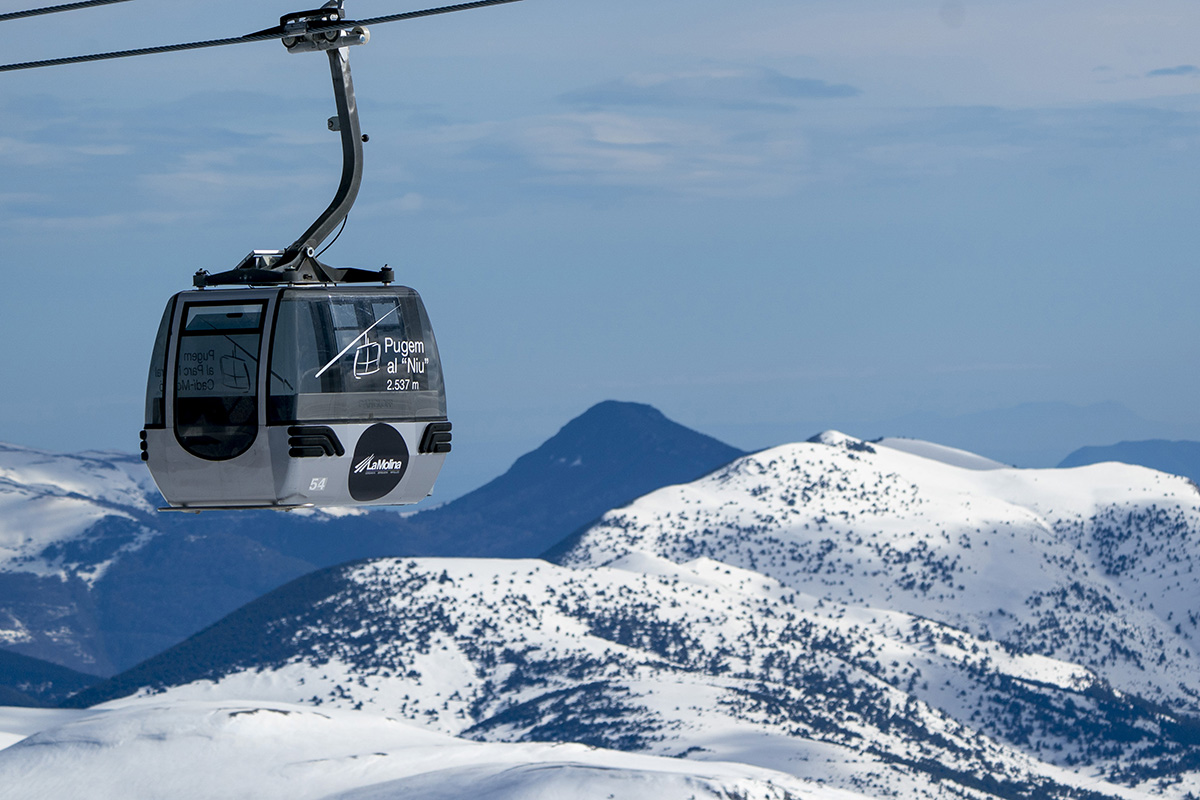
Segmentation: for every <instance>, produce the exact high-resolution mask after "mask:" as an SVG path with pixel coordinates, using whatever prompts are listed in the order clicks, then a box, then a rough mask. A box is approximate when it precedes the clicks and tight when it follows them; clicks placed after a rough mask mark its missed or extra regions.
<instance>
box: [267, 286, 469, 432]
mask: <svg viewBox="0 0 1200 800" xmlns="http://www.w3.org/2000/svg"><path fill="white" fill-rule="evenodd" d="M270 370H271V380H270V393H269V395H268V401H267V420H268V422H271V423H288V422H297V421H306V422H315V421H324V422H340V421H369V420H400V419H439V418H444V417H445V416H446V401H445V396H444V394H443V391H442V371H441V365H440V363H439V362H438V354H437V344H436V342H435V341H434V338H433V331H432V329H431V328H430V326H429V320H428V318H427V317H426V315H425V309H424V307H423V306H422V305H421V300H420V298H419V297H418V296H417V294H416V292H413V291H412V290H411V289H401V290H396V289H381V290H375V291H371V290H358V291H355V292H354V293H345V292H328V291H313V290H291V291H288V292H285V293H284V296H283V298H282V300H281V301H280V304H279V316H278V319H277V321H276V326H275V337H274V343H273V345H272V349H271V363H270Z"/></svg>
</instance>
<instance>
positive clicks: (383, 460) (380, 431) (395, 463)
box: [349, 422, 408, 503]
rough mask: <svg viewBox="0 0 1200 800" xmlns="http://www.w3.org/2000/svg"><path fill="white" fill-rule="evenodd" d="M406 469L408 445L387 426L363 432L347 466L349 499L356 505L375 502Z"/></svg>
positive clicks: (393, 429)
mask: <svg viewBox="0 0 1200 800" xmlns="http://www.w3.org/2000/svg"><path fill="white" fill-rule="evenodd" d="M406 469H408V445H407V444H405V443H404V437H403V436H401V435H400V432H399V431H397V430H396V429H395V428H393V427H392V426H391V425H385V424H383V423H382V422H380V423H376V424H375V425H372V426H371V427H369V428H367V429H366V430H365V431H363V435H362V436H360V437H359V439H358V445H357V446H355V448H354V459H353V460H352V461H351V462H350V480H349V484H350V496H351V497H353V498H354V499H355V500H357V501H359V502H360V503H369V502H370V501H372V500H378V499H379V498H381V497H383V496H384V495H385V494H387V493H388V492H390V491H391V490H392V489H395V488H396V486H398V485H399V483H400V479H401V478H403V477H404V471H405V470H406Z"/></svg>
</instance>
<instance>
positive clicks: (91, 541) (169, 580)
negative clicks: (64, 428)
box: [0, 401, 742, 702]
mask: <svg viewBox="0 0 1200 800" xmlns="http://www.w3.org/2000/svg"><path fill="white" fill-rule="evenodd" d="M740 455H742V452H741V451H739V450H736V449H734V448H732V447H729V446H727V445H724V444H722V443H720V442H718V441H716V440H715V439H712V438H711V437H708V436H704V435H702V434H699V433H697V432H695V431H692V430H689V429H687V428H685V427H683V426H682V425H679V424H677V423H675V422H672V421H671V420H669V419H667V418H666V417H664V416H663V415H662V414H661V413H660V412H658V411H657V410H655V409H653V408H651V407H650V406H645V405H641V404H637V403H619V402H613V401H608V402H603V403H599V404H597V405H595V406H593V407H592V408H590V409H588V411H586V412H585V413H584V414H582V415H580V416H579V417H577V418H576V419H574V420H572V421H571V422H569V423H568V424H567V425H565V426H563V428H562V430H560V431H559V432H558V433H557V434H555V435H554V436H553V437H551V438H550V439H549V440H548V441H546V442H545V443H544V444H543V445H542V446H541V447H539V448H538V449H537V450H535V451H533V452H531V453H528V454H526V455H525V456H522V457H521V458H520V459H518V460H517V462H516V463H515V464H514V465H513V467H512V469H510V470H509V471H508V472H507V473H505V474H504V475H502V476H500V477H498V478H497V479H496V480H494V481H492V482H491V483H489V484H487V485H485V486H483V487H480V488H479V489H478V490H476V491H474V492H471V493H470V494H468V495H466V496H464V497H461V498H459V499H457V500H455V501H453V502H451V503H449V504H447V505H444V506H441V507H437V508H433V509H430V510H428V511H424V512H422V513H417V514H413V515H410V516H407V517H404V518H402V517H401V516H400V515H398V514H394V513H391V512H390V511H376V512H371V513H363V512H362V511H361V509H359V510H354V511H347V512H346V513H339V512H337V511H334V510H329V509H322V510H320V511H316V512H311V513H306V512H297V513H293V514H279V513H274V512H265V511H263V512H206V513H204V514H201V515H191V514H158V513H155V508H156V507H157V506H159V505H161V504H162V499H161V497H160V496H159V495H158V493H157V490H155V489H154V488H153V485H152V483H151V480H150V477H149V473H148V472H147V470H146V469H145V466H144V465H143V464H142V462H141V461H139V460H138V459H137V458H135V457H130V456H122V455H119V454H110V453H84V454H82V455H78V456H70V455H58V454H52V453H45V452H40V451H36V450H32V449H29V448H21V447H13V446H6V445H0V648H5V649H11V650H13V651H16V652H20V653H21V654H22V655H26V656H32V657H36V658H41V659H45V660H49V661H53V662H55V663H58V664H62V665H64V666H68V667H71V668H73V669H76V670H81V671H84V672H89V673H95V674H102V675H111V674H113V673H115V672H117V671H120V670H122V669H126V668H128V667H130V666H132V665H134V664H136V663H138V662H139V661H142V660H144V659H146V658H149V657H150V656H152V655H154V654H155V653H158V652H161V651H162V650H164V649H165V648H167V647H169V646H171V645H173V644H175V643H177V642H180V641H182V640H183V639H185V638H187V637H188V636H190V635H192V634H193V633H195V632H196V631H199V630H201V629H203V628H204V627H206V626H208V625H210V624H212V623H213V622H216V621H217V620H218V619H220V618H221V617H222V616H224V615H225V614H228V613H229V612H230V611H233V610H234V609H236V608H238V607H239V606H241V605H243V604H245V603H247V602H249V601H250V600H252V599H254V598H255V597H258V596H260V595H262V594H264V593H265V592H267V591H270V590H271V589H274V588H276V587H277V586H280V585H281V584H283V583H286V582H287V581H289V580H291V579H293V578H296V577H299V576H300V575H303V574H305V573H306V572H311V571H312V570H314V569H319V568H321V567H325V566H330V565H333V564H339V563H342V562H345V561H348V560H352V559H357V558H364V557H369V556H378V555H395V554H407V553H412V554H425V555H489V556H506V557H513V556H524V557H529V556H535V555H538V554H540V553H542V552H544V551H545V550H546V549H547V548H548V547H550V546H552V545H553V544H555V543H556V542H558V541H560V540H561V539H562V538H564V537H565V536H567V535H568V534H570V533H572V532H573V531H575V530H577V529H578V528H579V527H580V526H582V525H585V524H587V523H589V522H590V521H592V520H594V519H596V518H597V517H598V516H599V515H600V514H602V513H604V512H605V511H606V510H608V509H609V508H611V507H613V506H614V505H619V504H623V503H626V502H628V501H629V500H631V499H633V498H635V497H637V496H638V495H641V494H644V493H645V492H648V491H651V490H653V489H655V488H658V487H660V486H664V485H667V484H669V483H676V482H678V481H682V480H691V479H693V478H695V477H697V476H700V475H703V474H705V473H707V472H709V471H711V470H713V469H715V468H717V467H719V466H722V465H724V464H727V463H729V461H730V460H732V459H733V458H735V457H737V456H740ZM456 457H459V456H456ZM462 457H465V458H469V457H470V455H469V453H466V454H463V455H462ZM0 702H4V699H3V698H2V697H0Z"/></svg>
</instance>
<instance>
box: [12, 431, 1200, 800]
mask: <svg viewBox="0 0 1200 800" xmlns="http://www.w3.org/2000/svg"><path fill="white" fill-rule="evenodd" d="M1198 535H1200V495H1198V494H1197V491H1196V488H1195V487H1194V486H1193V485H1192V484H1191V483H1190V482H1188V481H1186V480H1184V479H1180V478H1176V477H1173V476H1168V475H1164V474H1162V473H1156V472H1153V471H1150V470H1146V469H1143V468H1137V467H1129V466H1124V465H1112V464H1109V465H1099V466H1094V467H1085V468H1080V469H1076V470H1017V469H1010V468H1003V467H1002V466H1001V465H998V464H996V463H995V462H989V461H987V460H986V459H981V458H979V457H977V456H973V455H972V454H969V453H964V452H962V451H958V450H952V449H950V448H941V447H938V446H936V445H931V444H926V443H918V442H911V441H889V440H884V441H881V442H878V443H866V442H862V441H859V440H856V439H853V438H851V437H847V436H844V435H841V434H837V433H832V432H831V433H828V434H824V435H822V436H821V437H818V439H817V440H816V441H813V442H808V443H802V444H795V445H787V446H783V447H779V448H774V449H771V450H767V451H763V452H761V453H758V454H754V455H750V456H746V457H744V458H741V459H738V460H737V461H735V462H733V463H732V464H730V465H728V466H727V467H725V468H723V469H720V470H717V471H716V472H714V473H713V474H711V475H709V476H707V477H705V478H702V479H700V480H698V481H695V482H692V483H689V484H685V485H678V486H671V487H667V488H664V489H661V490H659V491H656V492H653V493H651V494H649V495H647V496H645V497H642V498H640V499H639V500H637V501H636V502H634V503H632V504H630V505H628V506H626V507H623V508H620V509H616V510H613V511H611V512H609V513H608V514H606V515H604V516H603V517H602V518H601V519H600V520H599V522H597V523H596V524H595V525H593V526H592V527H590V528H588V529H587V530H585V531H584V532H582V533H581V534H579V535H578V536H577V537H574V538H573V539H572V540H571V541H569V542H568V543H567V544H565V545H564V546H563V547H562V548H561V549H560V551H559V552H558V553H557V555H556V558H557V561H558V562H559V563H557V564H551V563H547V562H543V561H499V560H487V559H428V558H422V559H382V560H370V561H363V562H358V563H355V564H349V565H343V566H340V567H335V568H332V569H328V570H324V571H321V572H318V573H314V574H312V575H308V576H305V577H304V578H301V579H299V580H297V581H294V582H292V583H291V584H288V585H287V586H284V587H282V588H281V589H279V590H277V591H276V592H273V593H271V594H270V595H268V596H266V597H264V598H261V599H260V600H258V601H256V602H254V603H251V604H250V605H248V606H246V607H245V608H242V609H240V610H239V611H238V612H236V613H235V614H232V615H230V616H229V617H227V618H226V619H225V620H223V621H222V622H220V623H219V624H217V625H215V626H213V627H212V628H210V629H209V630H207V631H205V632H203V633H202V634H200V635H198V636H196V637H193V638H192V639H190V640H189V641H187V642H184V643H183V644H181V645H179V646H178V647H176V648H173V649H172V650H170V651H167V652H166V653H164V654H162V655H161V656H159V657H156V658H154V659H151V660H150V661H148V662H146V663H145V664H143V665H140V666H139V667H138V668H136V669H134V670H131V671H129V672H127V673H125V674H123V675H120V676H118V677H117V678H115V679H113V680H112V681H110V682H108V683H106V684H102V685H101V686H99V687H95V688H94V689H93V690H90V691H88V692H85V693H84V694H82V695H80V696H79V698H78V702H79V703H81V704H82V703H87V702H95V701H100V700H105V699H108V698H117V697H122V696H125V695H130V694H133V693H140V694H141V695H142V696H143V697H144V698H145V699H144V700H143V701H141V702H148V701H150V700H153V701H154V702H158V703H170V702H185V701H186V702H194V701H227V700H229V699H232V698H238V699H243V700H244V699H247V698H250V699H253V700H255V701H262V702H266V701H270V702H290V703H305V704H308V705H311V706H314V707H317V708H319V709H324V708H329V707H335V708H341V709H358V710H361V711H363V712H365V713H368V714H376V713H382V714H387V715H392V716H395V717H399V718H404V719H409V720H414V721H417V722H419V723H420V724H422V725H424V726H425V727H427V728H429V729H432V730H436V731H439V732H441V733H445V734H450V735H454V736H458V737H465V738H469V739H472V740H476V741H487V742H535V741H558V742H581V743H585V744H590V745H593V746H598V747H605V748H613V749H620V750H625V751H633V752H639V753H643V754H649V755H655V756H678V757H682V758H686V759H688V760H691V761H696V762H702V763H705V764H707V763H709V762H712V761H735V762H741V763H746V764H751V765H755V766H757V767H761V768H764V769H772V770H778V771H780V772H784V773H787V774H789V775H791V776H793V777H794V778H797V779H800V780H802V781H806V782H810V783H811V782H819V784H820V785H821V786H824V787H828V788H836V789H839V790H844V791H847V792H852V793H858V794H862V795H866V796H870V797H905V798H921V797H929V798H933V797H939V798H940V797H1012V798H1016V797H1064V798H1065V797H1082V798H1099V797H1131V798H1132V797H1152V796H1165V797H1171V798H1180V800H1183V798H1187V797H1189V796H1191V795H1194V794H1196V793H1200V770H1198V767H1200V721H1198V717H1200V714H1198V708H1197V706H1198V702H1200V701H1198V698H1200V695H1198V694H1197V690H1198V689H1200V686H1198V685H1197V684H1198V682H1200V679H1198V677H1197V676H1198V671H1197V669H1196V667H1197V664H1196V660H1195V659H1196V655H1195V653H1194V652H1193V647H1192V640H1193V639H1194V637H1195V636H1196V633H1197V632H1196V625H1197V622H1198V621H1200V620H1197V618H1196V617H1195V616H1194V615H1195V611H1194V610H1193V609H1192V605H1193V604H1194V601H1195V598H1196V597H1198V596H1200V592H1198V591H1197V590H1198V589H1200V586H1197V583H1196V582H1197V580H1200V574H1198V573H1197V572H1196V571H1195V570H1194V569H1193V559H1194V558H1195V556H1194V555H1193V553H1192V552H1191V551H1192V550H1193V549H1194V547H1193V540H1194V539H1195V537H1196V536H1198ZM698 769H699V767H698ZM3 770H4V767H3V760H2V759H0V778H2V777H3V776H4V771H3ZM801 796H804V795H803V794H802V795H801Z"/></svg>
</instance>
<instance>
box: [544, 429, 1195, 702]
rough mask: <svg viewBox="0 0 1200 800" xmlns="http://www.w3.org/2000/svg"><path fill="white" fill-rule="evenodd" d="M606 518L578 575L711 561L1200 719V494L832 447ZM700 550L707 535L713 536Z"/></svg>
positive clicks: (1152, 475) (801, 447)
mask: <svg viewBox="0 0 1200 800" xmlns="http://www.w3.org/2000/svg"><path fill="white" fill-rule="evenodd" d="M825 442H827V443H806V444H797V445H788V446H784V447H779V448H774V449H771V450H767V451H764V452H761V453H758V454H756V455H753V456H748V457H746V458H744V459H740V460H739V461H737V462H735V463H734V464H733V465H731V466H730V467H729V468H727V469H725V470H720V471H718V472H717V473H715V474H713V475H712V476H709V477H708V478H705V479H703V480H701V481H697V482H695V483H691V484H687V485H684V486H677V487H668V488H665V489H662V490H659V491H658V492H654V493H652V494H650V495H647V496H646V497H644V498H641V499H640V500H638V501H637V502H636V503H633V504H632V505H630V506H628V507H626V508H623V509H619V510H615V511H613V512H611V513H609V514H608V515H606V516H605V517H604V518H603V519H602V520H601V521H600V523H599V524H598V525H596V526H595V527H593V528H592V529H591V530H589V531H588V532H587V533H586V534H585V535H584V536H583V537H582V538H581V539H580V540H579V542H578V543H577V545H576V547H575V548H574V549H573V550H572V551H571V552H570V553H568V554H566V555H565V556H564V558H563V562H564V563H567V564H571V565H575V566H585V565H600V564H604V563H607V562H609V561H611V560H612V559H615V558H619V557H622V556H625V555H626V554H628V553H631V552H633V553H647V554H651V555H654V556H657V557H661V558H665V559H668V560H671V561H676V562H679V561H686V560H690V559H692V558H695V557H698V556H706V557H709V558H713V559H716V560H719V561H722V562H725V563H729V564H733V565H737V566H741V567H744V568H748V569H753V570H757V571H759V572H761V573H763V574H764V575H769V576H771V577H773V578H775V579H776V580H779V581H780V582H781V583H783V584H784V585H786V586H789V587H792V588H795V589H798V590H803V591H806V592H809V593H812V594H814V595H817V596H822V597H828V598H831V599H836V600H839V601H841V602H847V603H853V604H856V605H857V604H862V605H866V606H870V607H877V608H891V609H897V610H902V611H905V612H908V613H911V614H916V615H920V616H922V617H928V618H931V619H936V620H939V621H941V622H944V623H947V624H950V625H952V626H955V627H959V628H962V629H964V630H967V631H970V632H971V633H973V634H974V635H976V636H979V637H982V638H990V639H996V640H1000V641H1003V642H1005V643H1006V644H1007V645H1009V646H1011V647H1013V648H1015V649H1017V650H1018V651H1023V652H1030V653H1039V654H1042V655H1046V656H1050V657H1053V658H1058V659H1062V660H1065V661H1069V662H1073V663H1077V664H1080V665H1081V666H1084V667H1086V668H1088V669H1090V670H1092V671H1094V672H1096V673H1097V674H1098V675H1100V676H1101V677H1102V678H1104V679H1105V680H1106V681H1108V682H1109V683H1111V684H1112V685H1113V686H1115V687H1116V688H1118V689H1121V690H1123V691H1127V692H1130V693H1134V694H1137V695H1140V696H1142V697H1145V698H1147V699H1150V700H1153V701H1154V702H1158V703H1163V704H1167V705H1170V706H1171V707H1172V708H1175V709H1176V710H1179V711H1186V712H1187V713H1189V714H1197V713H1200V661H1198V660H1197V653H1196V652H1195V640H1196V637H1197V635H1200V630H1198V626H1200V616H1198V615H1197V609H1196V608H1195V600H1196V598H1197V597H1200V569H1196V567H1197V566H1200V564H1197V563H1196V562H1197V559H1200V553H1197V552H1196V545H1197V544H1200V495H1198V494H1197V489H1196V487H1195V486H1194V485H1193V484H1192V483H1191V482H1190V481H1188V480H1186V479H1183V478H1179V477H1176V476H1172V475H1166V474H1164V473H1159V472H1154V471H1152V470H1148V469H1145V468H1141V467H1133V466H1128V465H1123V464H1099V465H1095V466H1089V467H1081V468H1078V469H1070V470H1026V469H986V470H982V469H979V468H977V466H975V465H972V466H970V467H965V468H964V467H960V466H956V465H955V464H952V463H946V460H945V459H939V458H928V457H926V456H925V455H921V454H914V453H912V452H902V451H898V450H896V449H895V448H892V447H875V446H872V445H869V444H866V443H863V442H860V441H858V440H855V439H852V438H850V437H845V436H841V435H834V434H829V435H826V436H825ZM697 533H699V534H701V535H697Z"/></svg>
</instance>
